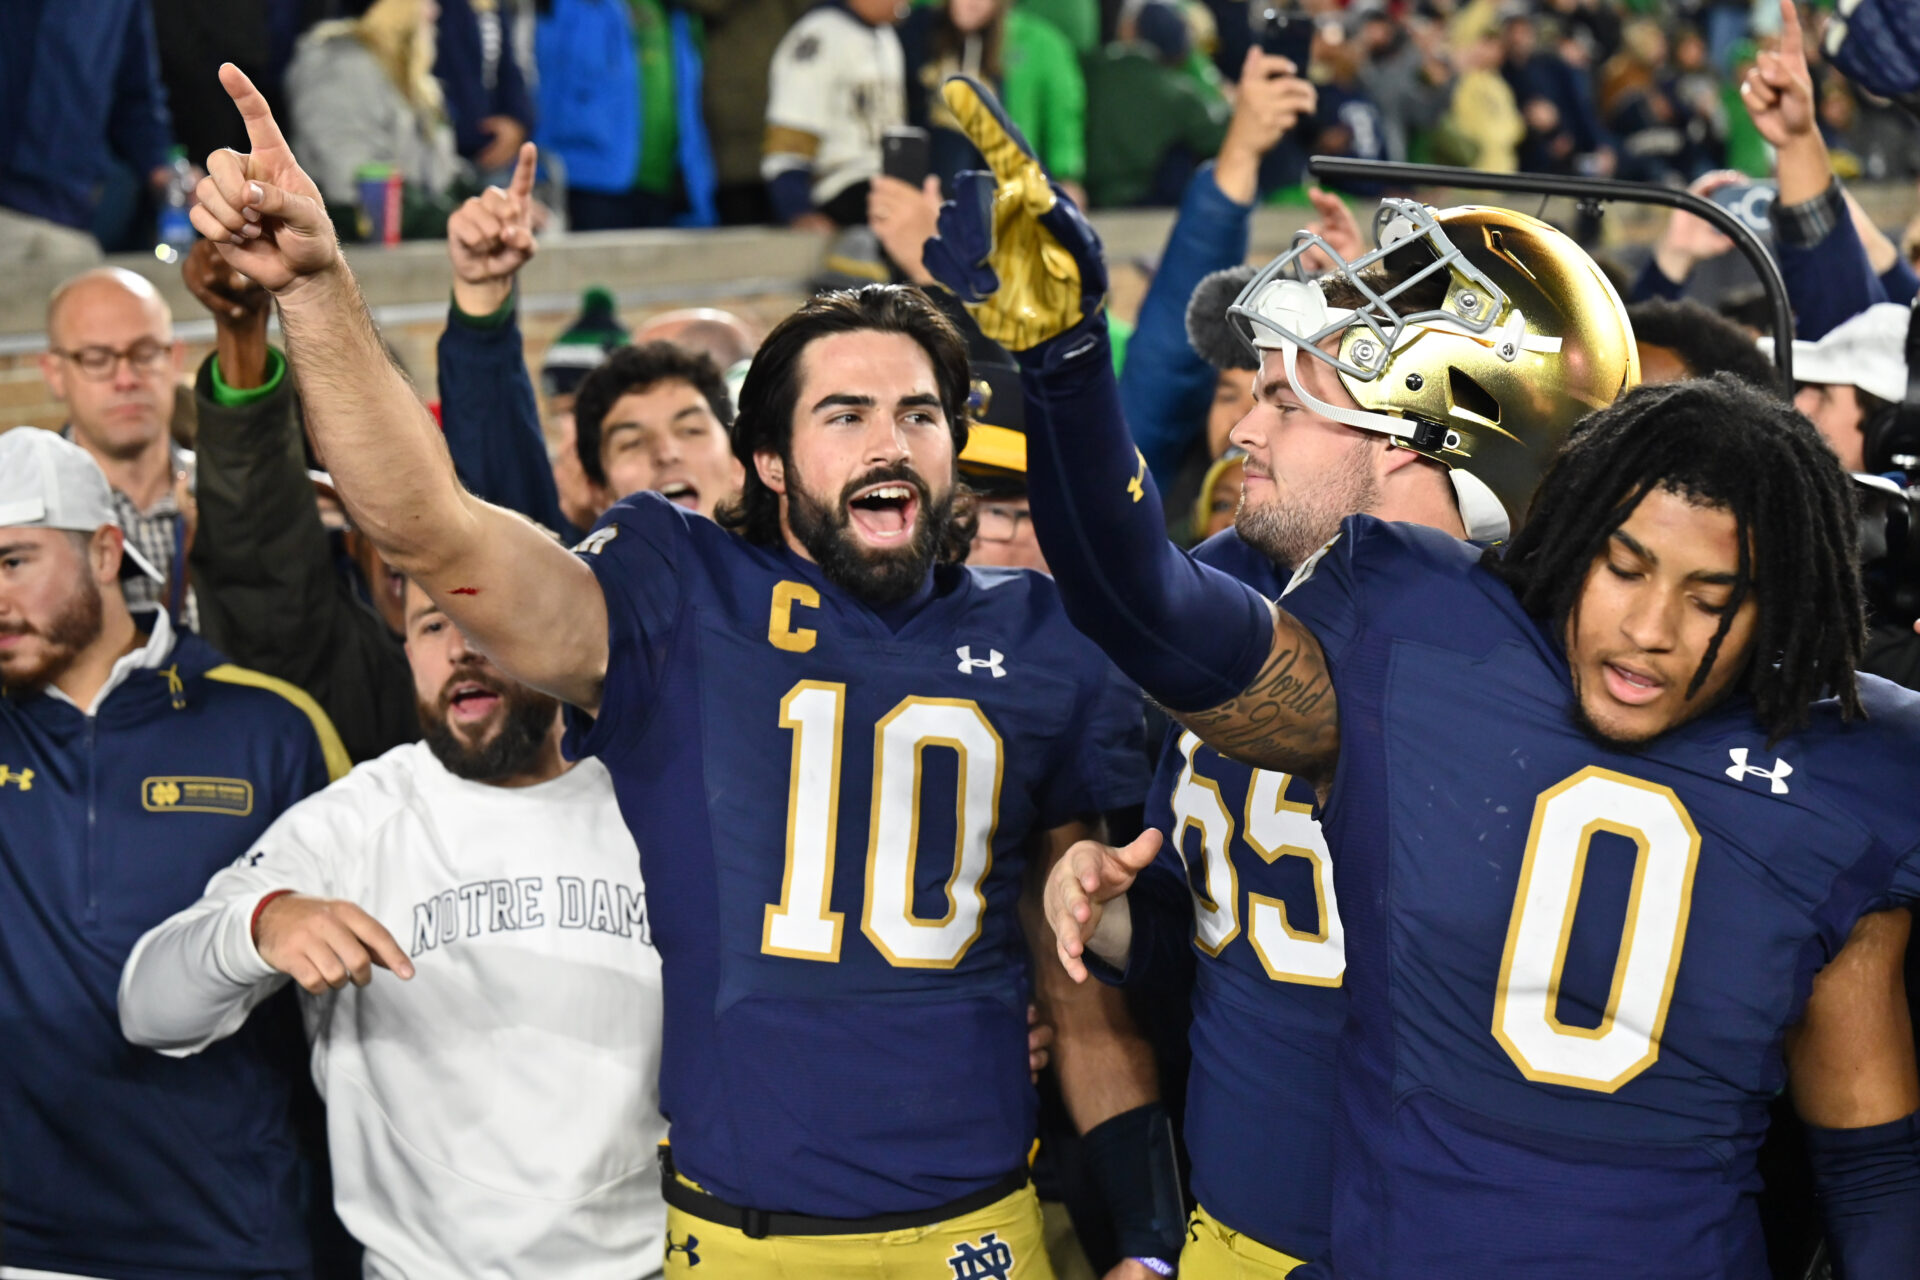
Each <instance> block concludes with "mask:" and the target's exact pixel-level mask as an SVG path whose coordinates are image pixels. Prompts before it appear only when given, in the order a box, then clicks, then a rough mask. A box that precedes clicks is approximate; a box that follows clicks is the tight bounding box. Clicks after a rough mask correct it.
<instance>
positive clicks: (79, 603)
mask: <svg viewBox="0 0 1920 1280" xmlns="http://www.w3.org/2000/svg"><path fill="white" fill-rule="evenodd" d="M104 616H105V615H104V614H103V612H102V609H101V602H100V584H99V583H97V582H95V581H94V580H93V578H92V576H91V575H87V574H82V575H81V577H80V589H79V590H78V591H76V592H75V593H74V596H73V599H72V600H71V601H69V602H68V604H67V607H66V608H65V609H63V610H61V611H60V615H59V616H58V617H56V618H55V619H54V620H53V621H52V623H50V624H49V625H48V626H47V629H46V630H44V631H39V634H40V635H41V636H42V637H43V638H44V639H45V640H46V642H47V656H46V658H45V660H43V661H42V662H41V663H40V665H39V666H38V667H36V668H34V669H33V670H31V671H24V672H21V673H19V674H18V675H11V674H7V673H5V672H4V670H0V683H4V684H5V685H6V687H7V688H9V689H16V690H18V691H20V692H21V693H23V694H26V693H38V692H40V691H41V690H42V689H45V688H46V687H47V686H48V685H50V684H52V683H54V682H55V681H57V680H58V679H59V678H60V677H61V676H63V675H65V674H66V673H67V669H68V668H69V667H71V666H72V665H73V663H74V660H75V659H76V658H78V657H79V656H80V654H81V653H82V652H83V651H84V650H85V649H86V647H87V646H88V645H90V644H92V643H93V642H94V641H95V640H96V639H98V638H99V636H100V626H101V622H102V619H103V617H104ZM36 631H38V628H35V627H30V626H28V625H27V624H26V623H24V622H23V623H19V624H16V625H12V626H4V627H0V634H5V635H16V636H17V635H28V634H32V633H34V632H36Z"/></svg>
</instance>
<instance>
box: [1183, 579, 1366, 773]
mask: <svg viewBox="0 0 1920 1280" xmlns="http://www.w3.org/2000/svg"><path fill="white" fill-rule="evenodd" d="M1175 718H1176V719H1177V720H1179V721H1180V723H1182V724H1184V725H1185V726H1186V727H1187V728H1189V729H1191V730H1193V731H1194V732H1195V733H1197V734H1199V735H1200V738H1201V740H1202V741H1204V742H1205V743H1206V744H1207V745H1208V746H1210V747H1212V748H1213V749H1214V750H1216V751H1218V752H1219V753H1220V754H1221V755H1224V756H1230V757H1232V758H1233V759H1236V760H1240V761H1243V762H1245V763H1247V764H1250V765H1253V766H1254V767H1256V768H1260V769H1272V770H1277V771H1280V772H1285V773H1292V774H1297V775H1299V776H1300V777H1302V778H1303V779H1305V780H1306V781H1308V782H1309V783H1312V784H1315V785H1318V784H1320V783H1322V782H1325V781H1327V780H1329V779H1331V777H1332V776H1333V765H1334V762H1335V760H1336V759H1337V758H1338V756H1339V750H1340V718H1339V704H1338V700H1337V699H1336V697H1335V695H1334V688H1333V681H1332V679H1331V677H1330V676H1329V675H1328V673H1327V660H1326V655H1325V653H1323V652H1322V651H1321V648H1320V642H1319V641H1318V640H1316V639H1314V637H1313V633H1312V632H1310V631H1308V630H1307V629H1306V628H1305V627H1303V626H1301V625H1300V624H1299V623H1298V622H1295V621H1294V620H1293V619H1292V618H1290V617H1288V616H1287V614H1286V613H1285V612H1283V611H1281V610H1279V609H1275V611H1274V633H1273V651H1272V652H1271V653H1270V654H1269V655H1268V656H1267V662H1266V665H1265V666H1264V667H1262V668H1261V669H1260V674H1259V675H1258V676H1255V677H1254V680H1253V683H1252V684H1249V685H1248V686H1247V688H1246V690H1245V691H1244V692H1243V693H1241V694H1240V695H1239V696H1238V697H1236V698H1233V699H1231V700H1230V701H1227V702H1224V703H1222V704H1220V705H1219V706H1217V707H1212V708H1210V709H1208V710H1205V711H1194V712H1181V713H1178V714H1176V716H1175Z"/></svg>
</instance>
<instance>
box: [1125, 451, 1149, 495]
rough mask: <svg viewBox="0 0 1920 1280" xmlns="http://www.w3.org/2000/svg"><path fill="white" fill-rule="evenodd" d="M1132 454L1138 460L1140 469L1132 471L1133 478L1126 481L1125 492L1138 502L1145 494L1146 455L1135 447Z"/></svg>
mask: <svg viewBox="0 0 1920 1280" xmlns="http://www.w3.org/2000/svg"><path fill="white" fill-rule="evenodd" d="M1133 456H1134V457H1136V458H1138V459H1139V460H1140V469H1139V470H1138V471H1136V472H1134V473H1133V479H1131V480H1129V481H1127V492H1128V493H1130V494H1132V495H1133V500H1134V501H1135V502H1138V501H1140V500H1141V499H1142V498H1144V497H1146V496H1147V455H1146V454H1144V453H1142V452H1140V451H1139V450H1138V449H1135V450H1134V451H1133Z"/></svg>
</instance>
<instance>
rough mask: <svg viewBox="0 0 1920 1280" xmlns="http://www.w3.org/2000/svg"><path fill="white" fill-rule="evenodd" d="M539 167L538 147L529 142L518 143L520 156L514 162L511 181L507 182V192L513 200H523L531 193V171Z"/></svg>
mask: <svg viewBox="0 0 1920 1280" xmlns="http://www.w3.org/2000/svg"><path fill="white" fill-rule="evenodd" d="M539 167H540V148H538V147H536V146H534V145H533V144H532V143H531V142H523V143H521V144H520V158H519V159H518V160H517V161H515V162H514V166H513V181H512V182H509V183H508V184H507V193H508V194H509V195H511V196H512V197H513V198H514V199H515V200H518V201H522V202H524V201H525V200H526V199H527V197H528V196H530V195H532V194H533V173H534V170H535V169H537V168H539Z"/></svg>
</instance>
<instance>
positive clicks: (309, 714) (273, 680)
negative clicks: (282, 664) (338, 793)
mask: <svg viewBox="0 0 1920 1280" xmlns="http://www.w3.org/2000/svg"><path fill="white" fill-rule="evenodd" d="M202 677H203V678H204V679H206V680H208V681H211V682H212V683H214V684H215V685H224V686H230V687H233V688H240V689H251V690H258V691H259V692H260V694H261V695H263V696H264V701H265V705H266V706H268V707H284V708H285V710H284V711H282V713H281V714H282V715H283V716H284V717H285V718H286V719H288V720H291V721H294V722H295V723H296V724H297V725H299V726H300V727H301V728H306V729H310V730H311V731H312V733H313V736H314V739H315V740H316V741H317V742H318V744H319V747H320V757H321V759H322V760H323V761H325V763H326V767H327V780H328V781H329V782H338V781H339V780H340V779H341V778H344V777H346V776H347V772H348V770H350V769H352V768H353V761H352V760H350V759H349V758H348V756H347V749H346V747H345V746H344V745H342V743H341V741H340V734H339V732H338V731H337V730H335V729H334V727H333V720H332V719H331V718H330V717H329V716H328V715H327V713H326V711H325V710H323V709H322V708H321V706H320V704H319V703H318V702H315V701H314V700H313V696H312V695H311V694H309V693H308V692H307V691H306V690H305V689H302V688H300V687H299V686H298V685H294V684H291V683H289V682H287V681H285V680H282V679H280V678H278V677H277V676H270V675H267V674H266V673H265V672H262V671H255V670H253V669H252V668H250V667H242V666H237V665H235V664H234V663H231V662H222V663H220V664H219V665H217V666H212V667H208V668H207V669H206V671H204V672H203V673H202ZM269 714H271V712H269ZM295 732H298V729H296V730H295Z"/></svg>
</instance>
